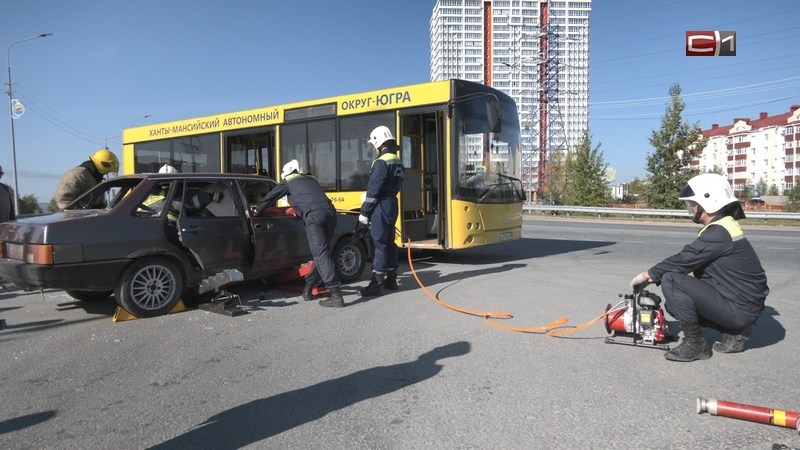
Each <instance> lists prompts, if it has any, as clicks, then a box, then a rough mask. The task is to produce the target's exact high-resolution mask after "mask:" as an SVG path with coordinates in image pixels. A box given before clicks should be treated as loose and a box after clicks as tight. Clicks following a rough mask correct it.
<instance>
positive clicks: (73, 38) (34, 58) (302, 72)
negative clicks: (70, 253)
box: [0, 0, 800, 202]
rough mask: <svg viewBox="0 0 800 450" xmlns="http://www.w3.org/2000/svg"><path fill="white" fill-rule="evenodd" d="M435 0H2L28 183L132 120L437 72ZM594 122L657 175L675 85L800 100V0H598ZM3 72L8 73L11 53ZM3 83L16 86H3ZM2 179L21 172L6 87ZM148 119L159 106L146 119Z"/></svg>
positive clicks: (116, 144)
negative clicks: (690, 34) (710, 47)
mask: <svg viewBox="0 0 800 450" xmlns="http://www.w3.org/2000/svg"><path fill="white" fill-rule="evenodd" d="M434 4H435V1H434V0H403V1H397V0H363V1H361V0H341V1H338V2H332V1H330V0H305V1H303V0H300V1H285V0H284V1H275V0H228V1H225V2H223V1H209V0H130V1H122V0H74V1H70V2H64V1H62V0H25V1H6V2H4V5H3V16H4V20H3V26H2V28H0V48H1V49H2V50H3V56H4V58H6V57H7V55H8V54H7V52H6V50H7V48H8V46H9V45H11V43H13V42H15V41H18V40H21V39H25V38H28V37H32V36H36V35H38V34H40V33H53V36H50V37H47V38H42V39H36V40H32V41H28V42H22V43H19V44H16V45H14V47H13V48H12V50H11V70H12V81H13V82H14V89H15V94H16V95H15V97H18V98H19V99H20V100H21V101H22V103H23V104H24V105H25V107H26V112H25V114H24V115H23V116H22V117H21V118H20V119H18V120H16V121H15V125H14V127H15V134H16V149H17V151H16V154H17V169H18V171H19V180H18V182H19V190H20V193H21V195H27V194H35V195H37V196H38V197H39V201H41V202H48V201H49V200H50V198H51V197H52V195H53V191H54V190H55V186H56V184H57V183H58V180H59V179H60V177H61V175H62V174H63V173H64V172H65V171H66V170H68V169H70V168H71V167H74V166H75V165H77V164H79V163H80V162H82V161H84V160H86V159H87V157H88V156H89V155H90V154H91V153H92V152H94V151H95V150H97V149H99V148H102V147H103V146H104V145H105V143H106V142H107V143H108V146H109V148H111V149H112V150H113V151H114V152H116V153H117V154H118V155H120V156H121V148H120V145H121V138H120V137H119V135H120V134H121V133H122V130H123V129H124V128H127V127H129V126H131V125H132V124H139V125H141V124H146V123H155V122H164V121H169V120H177V119H183V118H189V117H194V116H202V115H210V114H216V113H221V112H227V111H234V110H239V109H247V108H256V107H262V106H268V105H272V104H277V103H283V102H290V101H297V100H305V99H312V98H317V97H323V96H331V95H338V94H346V93H352V92H358V91H362V90H369V89H377V88H384V87H391V86H398V85H404V84H412V83H418V82H424V81H428V80H429V77H430V71H429V45H430V37H429V20H430V14H431V10H432V8H433V5H434ZM714 29H716V30H734V31H736V32H737V44H738V49H737V56H735V57H714V58H711V57H709V58H702V57H694V58H690V57H686V56H685V55H684V53H685V49H684V38H685V32H686V30H714ZM590 39H591V44H590V52H591V59H590V123H589V126H590V133H591V135H592V143H593V145H597V144H601V147H600V148H601V150H602V151H603V153H604V157H605V160H606V161H607V162H608V163H609V164H610V165H611V166H612V167H614V168H616V169H617V181H618V182H619V181H629V180H630V179H633V178H634V177H640V178H643V177H645V176H646V172H645V169H644V167H645V159H646V157H647V154H648V152H650V151H652V149H651V147H650V145H649V142H648V137H649V136H650V134H651V132H652V131H653V130H654V129H657V128H658V127H659V126H660V121H661V116H662V115H663V113H664V111H665V106H666V104H667V102H668V95H667V93H668V90H669V87H670V85H672V84H673V83H679V84H680V85H681V87H682V89H683V97H684V100H685V101H686V103H687V110H686V114H685V118H686V120H687V121H689V122H692V123H694V122H699V124H700V126H701V127H703V128H710V127H711V124H712V123H719V124H721V125H725V124H729V123H731V122H732V120H733V118H734V117H757V116H758V114H759V112H762V111H763V112H768V113H769V114H770V115H774V114H780V113H783V112H786V111H788V110H789V106H790V105H793V104H800V58H798V57H799V56H800V45H799V44H798V42H800V2H796V1H793V0H773V1H769V0H724V1H723V0H706V1H695V0H658V1H655V0H651V1H636V0H627V1H625V0H615V1H611V0H595V1H594V2H593V10H592V18H591V31H590ZM3 66H4V67H3V75H2V77H0V78H2V81H3V83H6V82H7V78H8V77H7V72H6V69H7V66H6V60H5V59H4V60H3ZM4 87H5V84H4ZM3 102H4V105H5V106H3V108H4V110H3V113H0V116H2V117H3V119H2V120H0V165H2V166H3V168H4V169H5V173H6V174H5V175H4V176H3V178H2V181H3V182H5V183H7V184H10V185H13V178H12V169H11V167H12V161H11V138H10V127H9V123H8V122H9V119H8V116H9V113H8V97H7V95H4V96H3ZM145 116H150V117H147V118H145Z"/></svg>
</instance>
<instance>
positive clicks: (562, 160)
mask: <svg viewBox="0 0 800 450" xmlns="http://www.w3.org/2000/svg"><path fill="white" fill-rule="evenodd" d="M568 159H569V152H567V151H558V152H553V153H551V154H550V158H549V161H548V162H547V190H548V192H545V193H542V194H541V195H542V201H543V202H546V203H549V202H550V201H551V200H553V201H557V202H561V203H563V202H564V200H565V199H566V198H567V179H568V176H567V160H568Z"/></svg>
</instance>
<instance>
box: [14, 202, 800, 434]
mask: <svg viewBox="0 0 800 450" xmlns="http://www.w3.org/2000/svg"><path fill="white" fill-rule="evenodd" d="M698 230H699V226H672V225H642V224H629V223H624V222H597V221H590V222H579V221H575V220H568V219H564V218H544V219H541V220H539V219H535V220H534V219H526V221H525V225H524V229H523V236H524V238H523V239H522V240H521V241H517V242H513V243H508V244H502V245H499V246H494V247H484V248H480V249H475V250H468V251H459V252H429V253H416V252H415V253H414V255H413V258H414V259H413V267H414V269H415V270H416V273H417V275H418V277H419V280H420V281H421V282H422V284H423V285H424V286H426V288H427V290H428V291H429V292H430V293H431V294H432V295H435V296H437V297H438V299H439V300H440V301H441V302H443V303H446V304H449V305H452V306H454V307H458V308H465V309H471V310H476V311H486V312H496V311H502V312H508V313H510V314H512V315H513V318H511V319H506V320H498V321H497V322H501V323H503V324H504V325H509V326H514V327H526V328H528V327H529V328H534V327H541V326H545V325H546V324H548V323H550V322H552V321H553V320H555V319H557V318H560V317H568V318H569V324H568V325H578V324H582V323H585V322H587V321H590V320H592V319H594V318H595V317H597V316H599V315H600V314H602V313H603V311H604V310H605V307H606V305H607V304H608V303H616V302H617V301H618V294H620V293H627V291H628V283H629V281H630V279H631V278H632V277H633V276H634V275H635V274H636V273H638V272H639V271H641V270H643V269H645V268H647V267H648V266H649V265H651V264H652V263H654V262H656V261H658V260H659V259H661V258H663V257H666V256H669V255H670V254H672V253H674V252H677V251H678V250H680V248H681V247H682V246H683V245H684V244H686V243H687V242H689V241H691V240H692V239H693V238H694V236H695V235H696V233H697V231H698ZM746 233H747V235H748V236H749V238H750V239H751V241H752V242H753V244H754V246H755V247H756V250H757V251H758V253H759V256H760V258H761V260H762V263H763V265H764V267H765V269H766V271H767V275H768V277H769V285H770V288H771V289H772V291H771V294H770V296H769V298H768V301H767V303H768V308H767V310H766V312H765V314H764V315H763V316H762V318H761V319H760V320H759V322H758V327H757V328H756V330H755V332H754V334H753V336H752V338H751V340H750V342H748V346H747V349H746V351H745V352H743V353H740V354H735V355H726V354H714V356H713V357H712V358H711V359H709V360H707V361H701V362H693V363H675V362H669V361H666V360H665V359H664V358H663V352H662V351H661V350H657V349H651V348H638V347H630V346H624V345H609V344H606V343H604V338H605V337H606V336H607V334H606V331H605V328H604V327H603V325H602V323H596V324H594V325H592V326H590V327H588V328H586V329H583V330H581V331H578V332H576V333H573V334H570V335H568V336H566V337H563V338H555V337H550V336H546V335H544V334H541V333H521V332H511V331H505V330H503V329H500V328H497V327H494V326H491V325H489V324H488V323H487V322H486V321H484V319H483V318H482V317H479V316H474V315H469V314H464V313H460V312H456V311H454V310H452V309H449V308H447V307H445V306H443V305H442V304H440V303H438V302H436V301H434V300H433V299H431V298H429V297H428V295H427V294H426V292H425V291H424V290H423V289H421V288H420V286H419V285H418V283H417V281H416V280H415V279H414V277H412V276H411V271H410V267H409V264H408V262H406V263H405V264H404V265H403V267H402V268H401V271H402V277H401V279H400V285H401V291H399V292H396V293H392V294H390V295H386V296H384V297H381V298H374V299H361V298H359V297H358V295H357V294H355V288H356V287H358V286H363V285H365V284H366V280H364V281H362V282H361V283H359V284H358V286H348V287H347V288H346V289H345V294H346V295H345V301H346V302H347V303H348V306H347V307H346V308H344V309H328V308H321V307H319V306H318V305H317V304H316V303H302V302H299V300H300V298H299V296H298V294H296V293H290V292H286V291H283V290H279V289H277V288H276V287H275V286H267V285H263V284H259V283H252V284H249V285H246V286H241V287H239V289H238V292H239V293H240V295H241V298H242V303H243V308H244V309H246V310H247V311H248V312H249V314H246V315H242V316H239V317H227V316H223V315H219V314H214V313H209V312H206V311H202V310H199V309H190V310H188V311H186V312H182V313H178V314H172V315H168V316H163V317H158V318H153V319H140V320H133V321H125V322H117V323H113V322H112V320H111V317H112V315H113V313H114V309H115V304H114V302H113V300H112V301H108V302H102V303H86V302H75V301H72V300H71V299H70V298H69V297H68V296H67V295H66V294H64V293H63V292H61V291H46V292H44V294H42V293H38V292H36V293H23V292H20V291H12V292H7V293H0V318H2V319H4V320H5V321H6V326H5V328H4V329H2V330H0V392H1V393H2V396H1V397H0V398H1V399H2V406H3V407H2V410H0V448H3V449H27V448H30V449H44V448H48V449H49V448H57V449H110V448H115V449H128V448H132V449H139V448H151V447H155V448H164V449H179V448H180V449H185V448H192V449H197V448H209V449H233V448H244V447H246V448H270V449H320V448H323V449H432V448H447V449H466V448H470V449H530V448H542V449H544V448H548V449H549V448H569V449H572V448H622V449H628V448H629V449H642V448H669V449H671V448H681V449H689V448H691V449H704V448H708V449H722V448H725V449H728V448H743V449H770V448H772V446H773V444H785V445H787V446H789V447H800V436H799V435H798V432H797V431H796V430H794V429H789V428H783V427H778V426H773V425H766V424H760V423H754V422H747V421H742V420H736V419H731V418H726V417H718V416H711V415H708V414H697V412H696V401H697V398H698V397H702V398H707V399H710V398H713V399H721V400H728V401H733V402H737V403H745V404H753V405H759V406H765V407H770V408H776V409H783V410H789V411H797V410H800V403H798V398H799V396H798V394H799V393H800V389H798V387H797V386H796V385H795V381H796V380H795V379H794V378H793V375H792V374H796V373H798V369H800V361H798V358H797V356H796V355H797V352H796V347H795V346H794V344H792V342H796V341H795V339H796V338H797V337H798V332H797V330H798V325H799V324H798V322H800V314H798V313H799V312H800V311H798V310H800V304H798V302H797V292H799V291H800V280H799V279H798V278H799V277H798V273H800V272H798V267H800V251H798V250H800V232H798V230H797V229H791V228H789V229H781V228H761V227H757V228H756V227H752V228H747V229H746ZM404 257H405V255H404ZM655 291H656V292H657V293H659V294H660V290H659V289H658V288H656V289H655ZM670 320H671V318H670ZM706 336H707V337H708V338H709V340H714V339H715V338H718V337H719V336H718V334H716V333H715V332H713V331H710V330H708V331H707V332H706Z"/></svg>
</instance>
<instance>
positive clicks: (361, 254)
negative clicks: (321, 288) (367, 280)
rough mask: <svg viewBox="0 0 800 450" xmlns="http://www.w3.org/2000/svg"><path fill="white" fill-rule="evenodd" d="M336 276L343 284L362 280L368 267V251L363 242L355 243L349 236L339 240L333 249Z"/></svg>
mask: <svg viewBox="0 0 800 450" xmlns="http://www.w3.org/2000/svg"><path fill="white" fill-rule="evenodd" d="M333 262H334V264H335V265H336V275H338V276H339V281H341V282H342V283H352V282H354V281H358V279H359V278H361V274H362V273H364V267H365V266H366V265H367V250H366V249H365V248H364V244H362V243H361V242H353V241H352V240H351V239H350V237H349V236H346V237H343V238H341V239H339V242H337V243H336V246H335V247H334V248H333Z"/></svg>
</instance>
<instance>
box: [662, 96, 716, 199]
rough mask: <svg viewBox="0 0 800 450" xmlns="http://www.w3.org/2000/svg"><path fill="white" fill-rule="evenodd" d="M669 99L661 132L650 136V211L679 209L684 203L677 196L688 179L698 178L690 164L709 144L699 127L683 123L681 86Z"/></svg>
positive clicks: (683, 105) (684, 106) (683, 106)
mask: <svg viewBox="0 0 800 450" xmlns="http://www.w3.org/2000/svg"><path fill="white" fill-rule="evenodd" d="M669 96H670V98H671V101H670V102H669V103H668V104H667V110H666V112H665V113H664V117H662V118H661V129H659V130H653V132H652V134H651V135H650V145H652V146H653V149H654V150H653V153H650V154H648V155H647V172H648V173H649V174H650V175H649V176H648V186H649V188H648V192H647V201H648V203H649V205H650V207H651V208H659V209H680V208H683V202H681V201H680V200H678V196H679V195H680V192H681V190H682V189H683V187H684V186H686V182H687V181H689V178H691V177H692V176H694V175H696V174H697V170H696V169H691V168H690V167H689V162H690V161H691V160H692V158H694V157H695V156H697V155H699V154H700V153H701V152H702V151H703V148H705V146H706V142H707V141H706V140H705V139H702V134H701V133H700V128H699V124H697V123H695V124H694V125H690V124H688V123H686V122H684V121H683V117H682V115H681V114H682V113H683V110H684V109H685V108H686V104H685V103H684V102H683V100H681V87H680V85H678V84H673V85H672V87H670V89H669Z"/></svg>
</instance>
